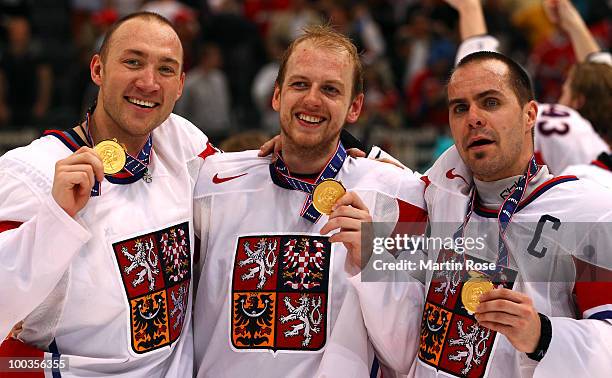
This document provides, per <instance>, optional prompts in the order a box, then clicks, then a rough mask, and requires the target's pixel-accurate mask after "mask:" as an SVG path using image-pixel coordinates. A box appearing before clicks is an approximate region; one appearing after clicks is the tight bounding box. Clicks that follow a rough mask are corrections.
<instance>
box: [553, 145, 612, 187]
mask: <svg viewBox="0 0 612 378" xmlns="http://www.w3.org/2000/svg"><path fill="white" fill-rule="evenodd" d="M606 156H607V159H606V158H605V157H606ZM610 159H611V157H610V155H609V154H605V153H603V154H602V155H599V157H598V159H597V160H594V161H593V162H592V163H591V164H577V165H570V166H569V167H567V168H566V169H565V170H564V171H563V173H562V175H574V176H576V177H578V178H579V179H583V180H591V181H594V182H596V183H598V184H600V185H603V186H605V187H606V188H609V189H612V166H609V165H608V164H609V161H610ZM604 160H605V161H604Z"/></svg>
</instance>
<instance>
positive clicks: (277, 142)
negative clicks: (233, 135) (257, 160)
mask: <svg viewBox="0 0 612 378" xmlns="http://www.w3.org/2000/svg"><path fill="white" fill-rule="evenodd" d="M282 147H283V145H282V143H281V137H280V135H277V136H275V137H273V138H272V139H270V140H269V141H267V142H266V143H264V144H263V145H262V146H261V147H259V153H258V154H257V156H259V157H264V156H268V155H270V154H271V153H273V152H274V155H276V154H278V153H279V152H281V150H282Z"/></svg>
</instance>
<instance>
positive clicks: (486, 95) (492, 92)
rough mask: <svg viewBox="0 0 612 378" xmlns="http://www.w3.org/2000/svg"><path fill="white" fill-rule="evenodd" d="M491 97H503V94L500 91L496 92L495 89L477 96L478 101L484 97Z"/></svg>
mask: <svg viewBox="0 0 612 378" xmlns="http://www.w3.org/2000/svg"><path fill="white" fill-rule="evenodd" d="M491 95H494V96H501V95H502V93H501V92H500V91H498V90H495V89H489V90H487V91H484V92H480V93H478V94H477V95H476V98H477V99H481V98H483V97H488V96H491Z"/></svg>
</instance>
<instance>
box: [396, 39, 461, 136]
mask: <svg viewBox="0 0 612 378" xmlns="http://www.w3.org/2000/svg"><path fill="white" fill-rule="evenodd" d="M429 46H430V51H429V56H428V58H427V65H426V66H425V67H424V68H423V69H422V70H421V71H418V72H417V73H416V74H415V75H414V77H413V79H412V81H411V82H410V84H409V86H408V87H407V90H406V114H407V116H408V117H409V118H410V119H411V122H410V124H413V123H418V124H428V125H433V126H437V127H439V128H440V129H442V128H444V126H446V125H447V124H448V110H447V105H446V95H445V93H444V87H445V85H446V81H447V79H448V75H449V73H450V69H451V67H452V65H453V59H454V56H455V46H453V44H452V43H450V42H448V41H447V40H444V39H439V40H434V41H430V43H429Z"/></svg>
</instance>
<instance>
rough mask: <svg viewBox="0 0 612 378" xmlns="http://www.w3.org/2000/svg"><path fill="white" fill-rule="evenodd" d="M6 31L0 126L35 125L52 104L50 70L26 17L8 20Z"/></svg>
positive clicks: (0, 61)
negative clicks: (6, 41) (33, 37)
mask: <svg viewBox="0 0 612 378" xmlns="http://www.w3.org/2000/svg"><path fill="white" fill-rule="evenodd" d="M6 27H7V28H6V29H7V34H8V46H7V47H6V48H5V49H3V50H2V51H0V125H2V124H4V125H6V124H8V125H11V126H25V125H32V124H38V123H40V122H41V121H42V120H43V119H44V117H45V115H46V114H47V111H48V110H49V105H50V102H51V87H52V80H53V76H52V72H51V67H50V66H49V64H47V63H46V61H45V60H44V58H43V54H42V51H41V48H40V46H39V45H38V44H37V43H36V42H35V41H33V40H32V36H31V30H30V22H29V21H28V20H27V19H26V18H25V17H11V18H9V19H8V20H7V22H6Z"/></svg>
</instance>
